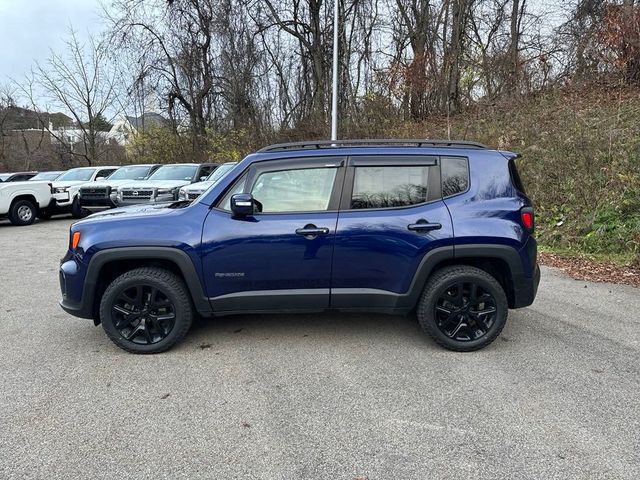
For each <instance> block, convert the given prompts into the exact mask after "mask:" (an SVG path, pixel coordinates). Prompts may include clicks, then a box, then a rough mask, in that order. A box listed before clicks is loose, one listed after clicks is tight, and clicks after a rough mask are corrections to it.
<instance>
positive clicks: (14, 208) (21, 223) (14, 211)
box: [10, 200, 38, 226]
mask: <svg viewBox="0 0 640 480" xmlns="http://www.w3.org/2000/svg"><path fill="white" fill-rule="evenodd" d="M25 206H26V207H29V209H30V210H31V219H30V220H29V221H26V222H25V221H24V220H22V219H21V218H20V217H19V216H18V209H19V208H20V207H25ZM37 214H38V212H37V210H36V207H35V205H34V204H33V203H31V202H30V201H29V200H18V201H17V202H15V203H14V204H13V205H12V206H11V218H10V220H11V223H13V224H14V225H18V226H26V225H32V224H33V222H35V221H36V217H37Z"/></svg>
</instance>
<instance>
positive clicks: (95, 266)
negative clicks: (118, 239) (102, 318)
mask: <svg viewBox="0 0 640 480" xmlns="http://www.w3.org/2000/svg"><path fill="white" fill-rule="evenodd" d="M139 267H160V268H164V269H166V270H168V271H170V272H172V273H174V274H176V275H177V276H178V277H180V278H181V279H182V281H183V282H184V283H185V285H186V287H187V290H188V291H189V294H190V295H191V300H192V302H193V305H194V307H195V309H196V311H197V312H198V313H199V314H201V315H205V316H207V315H209V314H210V313H211V306H210V304H209V300H208V299H207V298H206V297H205V295H204V291H203V289H202V284H201V281H200V277H199V276H198V274H197V272H196V269H195V266H194V264H193V261H192V260H191V257H189V255H188V254H186V253H185V252H183V251H182V250H179V249H177V248H174V247H123V248H112V249H108V250H102V251H100V252H98V253H96V254H95V255H94V256H93V257H92V259H91V261H90V262H89V267H88V269H87V275H86V278H85V282H84V295H83V297H85V296H86V297H87V298H86V299H85V298H83V303H85V302H86V303H85V305H88V306H90V309H91V316H92V318H93V320H94V323H96V324H97V323H99V313H98V312H99V308H100V301H101V299H102V295H103V294H104V292H105V290H106V288H107V286H108V285H109V284H110V283H111V281H113V280H114V279H115V278H116V277H118V276H119V275H121V274H123V273H125V272H127V271H130V270H133V269H135V268H139Z"/></svg>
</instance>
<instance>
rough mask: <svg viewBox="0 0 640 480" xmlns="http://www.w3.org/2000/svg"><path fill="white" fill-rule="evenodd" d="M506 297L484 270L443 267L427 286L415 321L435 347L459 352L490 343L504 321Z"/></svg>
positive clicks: (506, 310) (506, 307)
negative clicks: (436, 345) (438, 346)
mask: <svg viewBox="0 0 640 480" xmlns="http://www.w3.org/2000/svg"><path fill="white" fill-rule="evenodd" d="M508 308H509V307H508V302H507V296H506V294H505V292H504V290H503V288H502V286H501V285H500V283H498V281H497V280H496V279H495V278H494V277H493V276H491V275H489V274H488V273H487V272H485V271H484V270H480V269H479V268H475V267H470V266H466V265H458V266H451V267H445V268H443V269H442V270H439V271H438V272H436V273H435V274H434V275H433V276H432V277H431V278H430V279H429V281H428V282H427V285H426V286H425V289H424V292H423V294H422V297H421V299H420V303H419V304H418V321H419V322H420V326H421V327H422V329H423V330H424V331H425V332H426V333H427V334H428V335H429V336H431V338H433V339H434V340H435V341H436V343H438V344H439V345H441V346H443V347H445V348H447V349H449V350H455V351H459V352H469V351H473V350H479V349H481V348H484V347H486V346H487V345H489V344H490V343H491V342H493V341H494V340H495V339H496V338H497V337H498V335H499V334H500V332H501V331H502V329H503V328H504V326H505V323H506V321H507V314H508Z"/></svg>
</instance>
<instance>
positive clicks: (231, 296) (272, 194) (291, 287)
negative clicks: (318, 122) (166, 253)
mask: <svg viewBox="0 0 640 480" xmlns="http://www.w3.org/2000/svg"><path fill="white" fill-rule="evenodd" d="M343 180H344V167H343V161H342V159H340V158H326V157H325V158H321V159H320V158H301V159H287V160H280V161H269V162H264V164H261V163H256V164H253V165H252V166H251V167H250V168H249V169H248V171H246V172H245V173H244V174H243V175H242V176H241V177H240V178H239V180H238V181H237V182H236V183H235V184H234V185H233V186H232V187H231V188H230V190H229V191H228V192H227V193H226V194H225V196H224V198H222V199H221V200H220V201H219V202H218V204H217V205H216V208H213V209H212V210H211V212H210V214H209V215H208V216H207V219H206V221H205V225H204V230H203V239H202V241H203V247H204V249H203V251H204V256H203V269H204V275H205V278H206V287H207V295H208V297H209V298H210V300H211V303H212V307H213V309H214V311H215V312H217V313H224V312H238V311H272V310H281V311H297V310H309V309H323V308H327V307H328V306H329V289H330V281H331V260H332V253H333V242H334V239H335V231H336V223H337V219H338V213H337V210H338V203H339V196H340V191H341V188H342V182H343ZM235 193H251V194H252V195H253V197H254V199H255V200H256V201H257V202H259V203H258V204H259V205H260V206H261V212H259V213H256V214H254V215H253V216H251V217H246V218H234V217H233V216H232V214H231V211H230V207H229V204H230V198H231V195H233V194H235Z"/></svg>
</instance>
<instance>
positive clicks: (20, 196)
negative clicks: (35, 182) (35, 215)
mask: <svg viewBox="0 0 640 480" xmlns="http://www.w3.org/2000/svg"><path fill="white" fill-rule="evenodd" d="M20 200H27V201H29V202H31V203H33V206H34V207H35V208H36V210H37V209H39V208H40V203H39V202H38V199H37V198H36V197H35V195H33V194H31V193H19V194H18V195H16V196H15V197H13V198H12V199H11V206H10V207H9V208H11V207H13V205H14V204H15V203H16V202H19V201H20Z"/></svg>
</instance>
